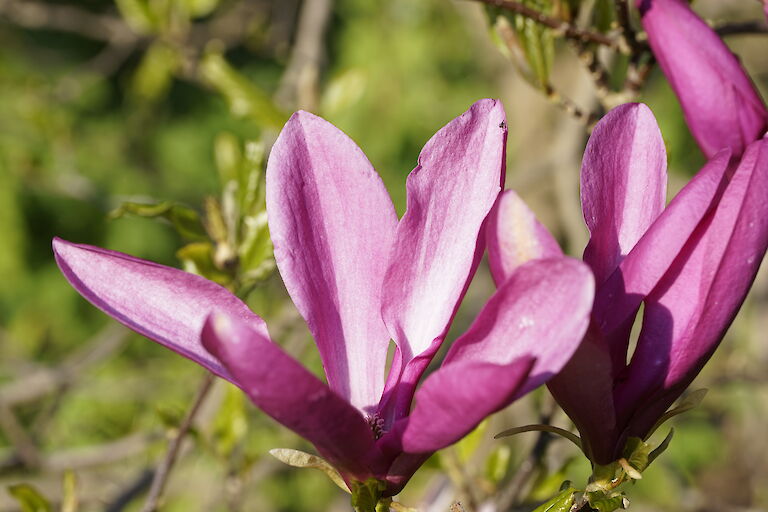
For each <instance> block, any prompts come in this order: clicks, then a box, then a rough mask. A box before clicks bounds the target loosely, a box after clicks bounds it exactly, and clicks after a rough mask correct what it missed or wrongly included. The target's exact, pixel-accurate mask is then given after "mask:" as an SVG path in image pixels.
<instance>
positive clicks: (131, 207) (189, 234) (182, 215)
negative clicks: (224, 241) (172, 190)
mask: <svg viewBox="0 0 768 512" xmlns="http://www.w3.org/2000/svg"><path fill="white" fill-rule="evenodd" d="M125 215H135V216H137V217H146V218H150V219H161V220H164V221H166V222H169V223H170V224H171V225H172V226H173V227H174V229H175V230H176V231H177V232H178V233H179V235H180V236H181V237H182V238H184V239H186V240H189V241H193V242H195V241H203V240H207V239H208V237H207V236H206V234H205V228H204V227H203V223H202V221H201V220H200V216H199V215H198V214H197V212H196V211H195V210H193V209H192V208H190V207H188V206H184V205H181V204H178V203H176V202H174V201H161V202H156V203H134V202H126V203H123V204H122V205H120V206H119V207H118V208H116V209H114V210H112V211H111V212H110V213H109V218H110V219H119V218H120V217H123V216H125Z"/></svg>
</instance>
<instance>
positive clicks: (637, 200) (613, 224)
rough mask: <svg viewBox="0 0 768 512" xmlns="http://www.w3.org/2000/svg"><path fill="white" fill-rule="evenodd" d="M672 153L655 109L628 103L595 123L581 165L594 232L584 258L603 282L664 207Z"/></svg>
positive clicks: (589, 221)
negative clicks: (668, 159) (670, 153)
mask: <svg viewBox="0 0 768 512" xmlns="http://www.w3.org/2000/svg"><path fill="white" fill-rule="evenodd" d="M666 190H667V154H666V151H665V149H664V140H663V139H662V138H661V132H660V131H659V127H658V125H657V124H656V119H655V118H654V117H653V114H652V113H651V111H650V109H649V108H648V107H646V106H645V105H643V104H641V103H628V104H625V105H621V106H619V107H616V108H615V109H613V110H611V111H610V112H609V113H608V114H607V115H606V116H605V117H604V118H603V119H602V120H601V121H600V122H599V123H598V124H597V126H596V127H595V130H594V131H593V132H592V136H591V137H590V138H589V143H588V144H587V148H586V150H585V151H584V160H583V163H582V166H581V204H582V210H583V211H584V219H585V221H586V223H587V227H588V228H589V232H590V234H591V237H590V240H589V244H587V248H586V249H585V250H584V261H585V262H586V263H588V264H589V265H590V266H591V267H592V270H593V271H594V272H595V279H596V281H597V283H598V284H602V283H603V282H604V281H605V279H606V278H607V277H608V276H609V275H611V273H612V272H613V271H614V270H615V269H616V267H617V266H618V264H619V263H620V262H621V260H622V258H624V256H626V255H627V253H629V251H631V250H632V247H634V246H635V244H636V243H637V241H638V240H639V239H640V237H642V236H643V234H644V233H645V231H646V230H647V229H648V227H649V226H650V225H651V224H652V223H653V221H654V220H655V219H656V217H658V215H659V214H660V213H661V211H662V210H663V209H664V203H665V201H666Z"/></svg>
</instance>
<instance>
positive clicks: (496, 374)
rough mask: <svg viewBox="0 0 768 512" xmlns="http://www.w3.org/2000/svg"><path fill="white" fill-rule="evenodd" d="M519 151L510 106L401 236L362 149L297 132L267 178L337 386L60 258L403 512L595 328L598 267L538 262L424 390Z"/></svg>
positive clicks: (432, 161)
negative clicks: (406, 497) (424, 485)
mask: <svg viewBox="0 0 768 512" xmlns="http://www.w3.org/2000/svg"><path fill="white" fill-rule="evenodd" d="M505 140H506V123H505V117H504V110H503V107H502V105H501V104H500V103H499V102H496V101H492V100H482V101H479V102H477V103H475V104H474V105H473V106H472V108H470V109H469V110H468V111H467V112H466V113H464V114H463V115H462V116H460V117H458V118H456V119H454V120H453V121H452V122H450V123H449V124H448V125H447V126H445V127H444V128H443V129H441V130H440V131H439V132H437V134H435V136H434V137H432V139H431V140H430V141H429V142H428V143H427V144H426V146H425V147H424V149H423V150H422V152H421V155H420V157H419V165H418V166H417V167H416V168H415V169H414V170H413V172H412V173H411V174H410V176H409V177H408V181H407V185H406V187H407V190H408V199H407V211H406V213H405V215H404V216H403V218H402V219H400V220H399V221H398V218H397V215H396V213H395V209H394V207H393V205H392V202H391V201H390V198H389V196H388V194H387V191H386V189H385V188H384V185H383V183H382V181H381V179H380V178H379V176H378V175H377V174H376V172H375V171H374V169H373V167H372V166H371V164H370V163H369V162H368V160H367V159H366V157H365V155H364V154H363V152H362V151H361V150H360V149H359V148H358V147H357V146H356V145H355V144H354V142H352V140H350V139H349V138H348V137H347V136H346V135H344V133H342V132H341V131H339V130H338V129H337V128H335V127H334V126H333V125H331V124H330V123H328V122H326V121H324V120H323V119H321V118H319V117H316V116H314V115H312V114H309V113H306V112H298V113H296V114H294V115H293V117H291V119H290V120H289V121H288V123H287V124H286V126H285V128H284V129H283V131H282V133H281V134H280V136H279V138H278V140H277V142H276V143H275V146H274V148H273V150H272V153H271V155H270V158H269V163H268V166H267V213H268V216H269V223H270V230H271V235H272V241H273V243H274V247H275V258H276V261H277V265H278V268H279V271H280V274H281V275H282V278H283V281H284V282H285V286H286V288H287V290H288V293H289V294H290V296H291V298H292V300H293V302H294V303H295V304H296V307H297V308H298V309H299V312H300V313H301V314H302V316H303V317H304V319H305V320H306V321H307V324H308V325H309V329H310V331H311V332H312V334H313V336H314V338H315V341H316V343H317V347H318V349H319V350H320V355H321V357H322V361H323V366H324V368H325V375H326V377H327V381H328V384H327V385H326V384H325V383H323V382H322V381H320V380H319V379H318V378H316V377H315V376H314V375H312V374H311V373H310V372H308V371H307V370H306V369H304V368H303V367H302V366H301V365H300V364H299V363H298V362H297V361H295V360H294V359H293V358H291V357H290V356H288V355H287V354H286V353H285V352H283V350H282V349H281V348H280V347H279V346H278V345H277V344H275V343H273V342H272V341H271V340H270V337H269V334H268V332H267V327H266V325H265V323H264V321H262V319H261V318H259V317H258V316H256V315H255V314H254V313H252V312H251V311H250V310H249V309H248V308H247V307H246V306H245V304H243V303H242V302H241V301H240V300H239V299H237V298H235V297H234V296H233V295H231V294H230V293H229V292H228V291H226V290H225V289H223V288H221V287H220V286H218V285H216V284H214V283H212V282H210V281H207V280H205V279H203V278H201V277H198V276H194V275H191V274H187V273H185V272H182V271H179V270H175V269H172V268H168V267H164V266H161V265H157V264H155V263H150V262H147V261H142V260H139V259H136V258H132V257H131V256H127V255H125V254H120V253H116V252H112V251H107V250H105V249H100V248H97V247H91V246H85V245H77V244H72V243H69V242H65V241H63V240H58V239H57V240H55V241H54V251H55V253H56V258H57V261H58V263H59V266H60V267H61V270H62V272H63V273H64V275H65V276H66V277H67V279H68V280H69V281H70V283H71V284H72V285H73V286H74V287H75V288H76V289H77V290H78V291H79V292H80V293H81V294H82V295H83V296H84V297H85V298H87V299H88V300H89V301H91V302H92V303H93V304H94V305H96V306H97V307H99V308H101V309H102V310H103V311H105V312H106V313H108V314H109V315H111V316H113V317H114V318H116V319H117V320H119V321H121V322H123V323H124V324H126V325H128V326H129V327H131V328H133V329H134V330H136V331H138V332H139V333H141V334H143V335H145V336H147V337H148V338H151V339H153V340H155V341H157V342H159V343H161V344H163V345H165V346H167V347H169V348H171V349H172V350H174V351H176V352H178V353H180V354H182V355H184V356H186V357H188V358H190V359H192V360H194V361H196V362H198V363H200V364H201V365H202V366H204V367H205V368H207V369H209V370H210V371H212V372H213V373H215V374H217V375H219V376H221V377H223V378H225V379H227V380H229V381H231V382H232V383H234V384H235V385H237V386H239V387H240V388H241V389H243V391H245V392H246V393H247V394H248V396H249V397H250V398H251V400H252V401H253V403H254V404H256V405H257V406H258V407H259V408H261V409H262V410H263V411H264V412H266V413H267V414H269V415H270V416H272V417H273V418H274V419H276V420H277V421H279V422H280V423H282V424H283V425H285V426H287V427H288V428H290V429H292V430H293V431H295V432H296V433H298V434H299V435H301V436H303V437H304V438H306V439H307V440H309V441H311V442H312V443H313V444H314V445H315V447H316V448H317V450H318V451H319V452H320V453H321V454H322V455H323V456H324V457H326V458H327V459H328V460H329V461H330V462H331V464H333V465H334V466H335V467H336V468H337V469H338V470H339V471H340V473H341V474H342V476H343V477H344V478H345V479H346V480H347V482H350V483H351V482H354V481H358V482H363V481H366V480H367V479H369V478H375V479H378V480H380V481H382V482H385V484H386V489H385V491H384V496H390V495H393V494H395V493H397V492H398V491H399V490H400V489H401V488H402V486H403V485H405V483H406V482H407V481H408V479H409V478H410V476H411V475H412V474H413V472H414V471H415V470H416V469H418V467H419V466H420V465H421V464H422V463H423V462H424V461H425V460H426V458H427V457H428V456H429V455H430V454H431V453H432V452H434V451H435V450H438V449H440V448H443V447H445V446H447V445H449V444H451V443H453V442H455V441H457V440H459V439H460V438H461V437H463V436H464V435H465V434H467V433H468V432H469V431H470V430H472V429H473V428H474V427H475V426H476V425H477V424H478V423H479V422H480V421H481V420H482V419H483V418H484V417H485V416H487V415H489V414H491V413H493V412H495V411H497V410H499V409H501V408H503V407H505V406H506V405H508V404H509V403H511V402H512V401H513V400H515V399H516V398H518V397H520V396H521V395H523V394H524V393H526V392H528V391H530V390H531V389H533V388H535V387H537V386H539V385H541V384H542V383H543V382H545V381H546V380H547V379H548V378H549V377H551V376H552V375H554V374H555V373H557V372H558V371H559V370H560V368H561V367H562V366H563V365H564V364H565V363H566V361H567V360H568V359H569V357H570V356H571V354H572V353H573V352H574V350H575V349H576V345H577V344H578V342H579V341H580V339H581V337H582V336H583V334H584V332H585V331H586V327H587V325H588V317H589V309H590V307H591V304H592V299H593V291H594V284H593V278H592V276H591V273H590V272H589V269H588V268H587V267H586V265H584V264H583V263H581V262H579V261H576V260H572V259H569V258H564V257H562V256H559V257H557V258H553V259H549V260H543V261H536V262H532V263H530V264H529V265H526V266H524V267H521V268H520V270H519V271H518V272H516V273H515V274H514V275H513V276H512V277H511V278H510V279H509V280H508V282H507V283H505V285H504V286H502V287H501V288H499V290H498V291H497V292H496V293H495V294H494V295H493V296H492V297H491V298H490V300H489V301H488V303H487V304H486V305H485V307H484V308H483V309H482V311H481V312H480V313H479V315H478V317H477V319H476V320H475V321H474V323H473V324H472V325H471V327H470V328H469V330H467V332H466V333H464V334H463V335H462V336H461V337H460V338H459V339H458V340H456V341H455V342H454V344H453V346H452V347H451V349H450V350H449V351H448V355H447V356H446V358H445V360H444V361H443V363H442V365H441V366H440V368H439V369H438V370H436V371H435V372H434V373H432V374H431V375H430V376H429V377H428V378H426V379H425V381H424V382H423V384H422V385H421V387H420V388H419V389H418V390H416V386H417V383H418V382H419V380H420V378H421V377H422V374H423V373H424V371H425V369H426V367H427V365H428V364H429V362H430V361H431V360H432V358H433V356H434V355H435V353H436V352H437V350H438V348H439V347H440V345H441V343H442V342H443V340H444V338H445V336H446V333H447V331H448V328H449V326H450V324H451V321H452V319H453V317H454V314H455V312H456V309H457V307H458V305H459V302H460V301H461V299H462V297H463V295H464V293H465V291H466V289H467V286H468V283H469V281H470V279H471V277H472V275H473V273H474V272H475V270H476V268H477V265H478V262H479V258H480V256H481V254H482V252H483V249H484V243H482V240H481V237H480V233H481V232H482V230H481V227H482V225H483V222H484V220H485V218H486V216H487V214H488V212H489V211H490V209H491V207H492V205H493V204H494V202H495V201H496V199H497V197H498V194H499V191H500V189H501V187H500V183H501V182H502V180H503V166H504V151H505V150H504V148H505ZM391 339H393V340H394V342H395V344H396V349H395V354H394V361H393V363H392V366H391V369H390V372H389V376H388V378H387V379H386V380H385V378H384V372H385V364H386V359H387V350H388V347H389V343H390V340H391ZM414 398H415V404H412V402H413V401H414Z"/></svg>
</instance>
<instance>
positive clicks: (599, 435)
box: [488, 104, 768, 464]
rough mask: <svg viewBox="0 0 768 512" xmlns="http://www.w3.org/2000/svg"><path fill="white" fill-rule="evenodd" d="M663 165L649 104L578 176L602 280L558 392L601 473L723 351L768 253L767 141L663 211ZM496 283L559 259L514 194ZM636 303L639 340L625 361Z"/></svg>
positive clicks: (556, 384) (589, 253) (610, 118)
mask: <svg viewBox="0 0 768 512" xmlns="http://www.w3.org/2000/svg"><path fill="white" fill-rule="evenodd" d="M666 180H667V177H666V154H665V150H664V143H663V141H662V138H661V134H660V132H659V129H658V126H657V125H656V121H655V119H654V117H653V114H652V113H651V112H650V110H649V109H648V108H647V107H646V106H645V105H642V104H627V105H622V106H620V107H618V108H616V109H614V110H612V111H611V112H609V113H608V115H607V116H606V117H605V118H604V119H602V120H601V121H600V123H598V125H597V127H596V128H595V130H594V132H593V134H592V137H591V138H590V140H589V143H588V145H587V148H586V151H585V154H584V161H583V164H582V168H581V202H582V210H583V212H584V219H585V220H586V223H587V227H588V228H589V231H590V240H589V244H588V245H587V247H586V249H585V250H584V261H585V262H586V263H587V264H588V265H589V266H590V267H591V268H592V271H593V272H594V274H595V281H596V285H597V291H596V293H595V304H594V307H593V310H592V320H591V323H590V327H589V329H588V331H587V334H586V336H585V337H584V340H583V342H582V344H581V346H580V347H579V350H577V352H576V354H575V355H574V357H573V359H571V360H570V362H569V363H568V364H567V365H566V366H565V368H564V369H563V371H562V372H560V374H559V375H557V376H556V377H555V378H553V379H552V380H551V381H550V382H549V388H550V390H551V391H552V394H553V395H554V396H555V398H556V399H557V401H558V402H559V403H560V405H561V406H562V407H563V409H564V410H565V412H566V413H567V414H568V416H570V418H571V419H572V420H573V422H574V423H575V424H576V427H577V428H578V430H579V432H580V434H581V437H582V445H583V448H584V450H585V453H586V454H587V455H588V456H589V457H590V459H591V460H592V461H593V462H595V463H597V464H609V463H611V462H613V461H616V460H617V459H618V458H619V457H621V453H622V450H623V449H624V446H625V443H626V441H627V439H628V438H629V437H639V438H643V439H645V438H646V436H647V435H648V434H649V433H650V432H651V431H652V429H653V427H654V425H655V424H656V422H657V421H658V420H659V419H660V417H661V416H662V415H663V414H664V412H665V411H666V410H667V408H668V407H669V406H670V405H671V404H672V403H673V402H674V401H675V400H676V399H677V397H679V396H680V394H681V393H682V392H683V390H685V388H686V387H687V386H688V385H689V384H690V383H691V381H692V380H693V378H694V377H695V376H696V374H698V372H699V371H700V370H701V368H702V366H703V365H704V364H705V363H706V361H707V360H708V359H709V357H710V356H711V355H712V353H713V352H714V350H715V349H716V348H717V345H718V344H719V343H720V341H721V340H722V339H723V336H724V335H725V332H726V330H727V329H728V326H729V325H730V323H731V322H732V321H733V319H734V317H735V316H736V313H737V311H738V309H739V307H740V306H741V304H742V302H743V301H744V298H745V296H746V294H747V291H748V290H749V288H750V286H751V284H752V281H753V279H754V278H755V274H756V273H757V270H758V267H759V265H760V262H761V260H762V258H763V256H764V254H765V252H766V247H768V202H766V197H768V139H763V140H761V141H757V142H753V143H751V144H750V145H748V146H747V149H746V151H745V153H744V156H743V157H742V158H741V159H740V160H739V159H731V158H730V151H729V150H727V149H726V150H723V151H721V152H719V153H717V154H716V155H715V157H714V158H712V160H710V161H709V163H707V165H706V166H705V167H704V168H703V169H702V170H701V171H700V172H699V173H698V174H697V175H696V176H695V177H694V178H693V179H692V180H691V182H690V183H688V184H687V185H686V186H685V187H684V188H683V189H682V190H681V191H680V193H679V194H677V196H676V197H675V198H674V199H673V200H672V202H671V203H670V204H669V205H668V206H667V207H666V209H665V208H664V202H665V195H666ZM488 228H489V229H488V237H489V241H488V248H489V258H490V263H491V269H492V271H493V273H494V276H495V279H496V281H497V282H499V283H503V282H504V280H505V279H506V278H507V276H508V275H509V274H510V273H511V272H514V271H515V269H516V268H517V266H518V265H519V264H520V263H522V262H525V261H530V260H531V259H535V258H541V257H553V256H557V255H559V254H560V249H559V248H558V246H557V244H556V243H555V241H554V240H553V239H552V236H551V235H550V234H549V233H548V232H547V231H546V229H545V228H544V227H543V226H541V224H539V223H538V222H537V221H536V220H535V218H534V217H533V214H532V213H530V211H529V210H528V209H527V207H526V206H525V205H524V204H523V203H522V201H520V199H519V198H518V197H517V196H515V195H514V194H513V193H511V192H507V193H505V194H503V195H502V197H501V198H500V200H499V206H498V208H496V209H495V211H494V212H493V213H492V214H491V217H490V221H489V223H488ZM641 303H644V304H645V310H644V314H643V317H642V329H641V332H640V335H639V339H638V340H637V345H636V348H635V349H634V353H633V354H632V355H631V358H629V360H628V355H629V354H628V352H629V347H630V332H631V330H632V326H633V324H634V322H635V317H636V316H637V313H638V310H639V308H640V305H641Z"/></svg>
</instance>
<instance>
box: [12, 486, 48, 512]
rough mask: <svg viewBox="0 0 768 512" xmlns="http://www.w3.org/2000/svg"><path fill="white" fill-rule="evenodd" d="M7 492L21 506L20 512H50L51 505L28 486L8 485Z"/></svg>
mask: <svg viewBox="0 0 768 512" xmlns="http://www.w3.org/2000/svg"><path fill="white" fill-rule="evenodd" d="M8 492H9V493H10V495H11V496H13V497H14V498H15V499H16V501H18V502H19V505H21V510H22V512H51V510H52V508H51V504H50V503H49V502H48V500H47V499H45V497H44V496H43V495H42V494H40V491H38V490H37V489H36V488H35V487H33V486H32V485H29V484H16V485H9V486H8Z"/></svg>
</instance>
